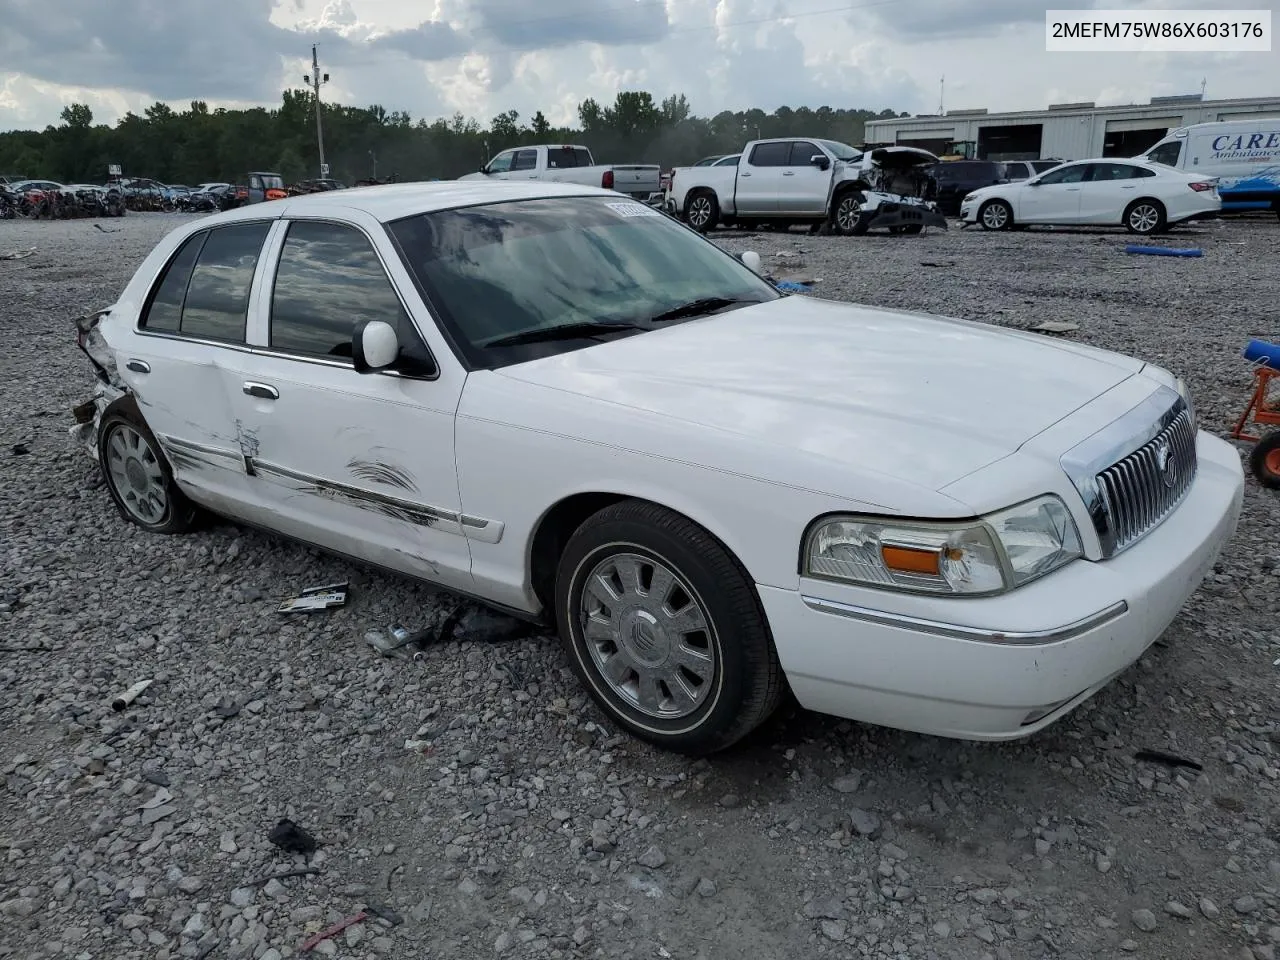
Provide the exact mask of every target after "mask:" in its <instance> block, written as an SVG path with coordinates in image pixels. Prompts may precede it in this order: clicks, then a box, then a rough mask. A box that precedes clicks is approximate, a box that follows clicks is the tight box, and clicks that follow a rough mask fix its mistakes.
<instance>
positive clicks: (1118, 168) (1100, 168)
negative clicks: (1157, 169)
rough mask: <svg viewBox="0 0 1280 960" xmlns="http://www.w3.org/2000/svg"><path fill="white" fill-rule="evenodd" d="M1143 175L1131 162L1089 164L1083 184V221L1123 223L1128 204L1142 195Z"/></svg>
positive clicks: (1081, 189) (1081, 191) (1081, 203)
mask: <svg viewBox="0 0 1280 960" xmlns="http://www.w3.org/2000/svg"><path fill="white" fill-rule="evenodd" d="M1144 172H1150V171H1144ZM1139 176H1140V173H1139V170H1138V168H1137V167H1135V166H1133V165H1132V164H1128V163H1091V164H1089V165H1088V169H1087V171H1086V172H1085V176H1084V181H1083V182H1082V183H1081V184H1080V218H1079V219H1080V222H1081V223H1106V224H1114V223H1120V221H1121V217H1122V215H1123V214H1124V208H1125V207H1127V206H1128V205H1129V204H1130V203H1131V202H1133V200H1135V199H1136V198H1137V196H1138V186H1139Z"/></svg>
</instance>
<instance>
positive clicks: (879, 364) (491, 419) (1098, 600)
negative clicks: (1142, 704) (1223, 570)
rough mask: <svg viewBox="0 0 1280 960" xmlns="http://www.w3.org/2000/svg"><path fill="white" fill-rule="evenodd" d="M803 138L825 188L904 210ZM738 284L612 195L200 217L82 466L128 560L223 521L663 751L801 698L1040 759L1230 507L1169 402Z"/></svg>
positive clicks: (972, 334)
mask: <svg viewBox="0 0 1280 960" xmlns="http://www.w3.org/2000/svg"><path fill="white" fill-rule="evenodd" d="M801 142H802V144H803V146H802V147H801V148H799V153H798V154H796V155H797V156H801V157H802V156H803V155H804V153H805V152H806V151H807V150H809V149H810V148H817V152H816V153H811V154H810V157H811V158H812V157H825V158H826V159H827V161H828V163H827V165H826V169H825V170H823V169H822V165H821V163H819V162H811V164H810V165H811V167H812V168H813V169H814V170H815V171H817V172H818V173H821V174H827V175H830V177H831V178H832V180H834V179H835V177H836V175H837V174H839V175H840V176H841V177H842V178H844V179H842V180H841V183H842V184H843V182H845V180H847V179H848V178H849V176H875V177H877V178H878V180H879V182H880V183H881V184H882V185H887V186H893V185H894V184H895V182H896V179H895V178H897V177H899V176H901V172H900V171H898V170H896V169H893V168H890V169H888V170H885V169H877V168H876V166H875V163H876V161H875V158H874V157H873V158H872V165H871V166H863V165H862V164H863V163H864V162H865V160H864V159H863V158H862V155H859V154H857V153H856V152H854V153H853V154H845V153H844V152H842V151H841V149H840V145H838V144H837V145H834V146H832V145H828V144H826V143H825V142H823V143H818V142H814V141H801ZM756 145H759V144H756ZM753 146H755V145H749V146H748V150H747V151H744V154H743V157H744V159H746V158H748V157H749V156H750V151H751V149H752V147H753ZM774 153H775V154H777V153H778V151H777V150H776V148H775V149H774ZM792 153H793V147H792V146H791V145H790V144H789V143H788V146H787V154H786V156H787V158H788V159H790V157H791V156H792ZM837 164H841V165H844V166H837ZM703 169H707V168H703ZM786 169H787V168H779V169H778V170H776V171H775V172H776V173H777V176H778V179H779V181H780V182H781V181H782V180H783V178H785V174H786ZM752 172H753V171H752ZM846 174H848V175H846ZM884 177H888V178H889V180H888V182H887V183H886V182H885V181H884V180H883V179H881V178H884ZM777 189H778V190H779V191H782V190H790V189H792V188H791V187H790V186H789V185H788V186H783V185H780V186H779V187H778V188H777ZM733 191H734V192H733V193H732V194H729V196H730V197H731V199H732V200H733V202H734V203H735V207H734V210H735V216H737V217H740V218H747V217H751V218H755V217H758V216H761V214H756V213H752V212H750V208H751V204H752V203H757V202H760V201H759V200H758V199H756V198H753V197H751V195H750V194H749V192H747V193H741V192H739V188H738V187H736V186H735V187H734V188H733ZM831 195H832V196H839V197H843V196H845V194H844V193H843V192H838V191H831ZM740 198H741V199H744V200H746V201H747V206H748V208H749V209H747V210H739V208H738V207H737V205H736V204H737V202H738V200H739V199H740ZM886 202H887V203H896V201H893V200H890V201H886ZM769 212H770V211H768V210H767V209H766V210H765V213H766V214H768V213H769ZM773 212H775V213H777V211H773ZM778 215H781V214H778ZM820 215H821V214H819V213H814V214H813V216H815V217H817V216H820ZM897 226H900V227H903V228H906V227H909V226H911V224H910V223H909V222H903V223H899V224H897ZM759 263H760V261H759V258H758V257H755V256H750V257H749V256H747V255H746V254H743V255H742V256H741V257H734V256H732V255H730V254H729V253H727V252H725V251H724V250H722V249H721V248H720V247H718V246H717V245H715V244H713V243H711V242H710V241H709V240H708V239H707V238H706V237H704V236H700V235H699V234H698V232H697V231H694V230H690V229H688V228H687V227H686V226H684V225H681V224H679V223H677V222H675V221H674V220H673V218H671V217H668V216H664V215H663V214H662V213H661V212H659V211H657V210H655V209H653V208H652V207H650V206H648V205H646V204H644V203H641V202H637V201H634V200H632V199H630V198H628V197H623V196H619V194H618V193H617V192H616V191H613V190H608V189H605V188H603V187H600V186H579V185H573V184H566V183H550V184H549V183H514V182H508V183H494V182H472V181H465V182H457V181H445V182H437V183H417V184H404V185H399V186H379V187H370V188H368V189H365V190H358V191H343V192H342V193H341V194H323V193H322V194H313V195H310V196H302V197H287V198H284V199H282V200H279V201H276V202H272V203H263V204H256V205H251V206H247V207H243V208H240V209H237V210H232V211H228V212H224V213H218V214H214V215H212V216H209V217H206V218H202V219H200V220H195V221H191V222H189V223H186V224H184V225H182V226H180V227H178V228H177V229H175V230H174V231H172V232H171V233H170V234H169V235H168V236H167V237H166V238H165V239H164V240H162V241H161V242H160V244H159V245H157V246H156V247H155V249H154V250H153V251H152V252H151V254H150V255H149V256H148V257H147V259H146V260H145V261H144V262H143V263H142V265H141V266H140V267H139V269H138V270H137V272H136V273H135V274H134V276H133V278H132V280H131V281H130V283H129V284H128V285H127V287H126V288H125V290H124V291H123V292H122V293H121V294H120V295H119V297H118V298H116V300H115V302H114V303H111V304H110V305H109V306H107V307H106V308H105V309H104V310H103V311H101V312H99V313H96V314H94V315H93V316H91V317H88V318H85V319H84V320H83V321H82V322H81V324H80V330H79V332H80V340H79V342H80V345H81V347H82V348H83V349H84V351H85V352H86V353H87V354H88V356H89V357H90V358H91V359H92V361H93V363H94V366H95V368H96V369H97V372H98V383H97V385H96V388H95V390H94V393H93V395H92V397H91V398H90V399H88V400H86V402H85V403H84V404H82V405H81V406H80V407H79V408H77V411H76V418H77V421H78V425H77V426H76V427H75V428H74V431H75V433H76V435H77V437H78V438H79V439H80V441H81V442H83V443H84V444H85V446H86V447H87V448H88V451H89V452H90V454H91V455H92V456H93V457H95V458H96V459H97V460H98V462H99V463H100V464H101V467H102V471H103V475H104V477H105V480H106V485H107V489H108V490H109V492H110V494H111V496H112V498H113V500H114V501H115V503H116V505H117V507H118V508H119V510H120V512H121V514H122V515H123V516H124V517H125V518H126V519H127V520H128V521H130V522H132V523H133V524H135V525H137V526H139V527H141V528H143V529H144V530H147V531H150V532H152V533H156V534H179V533H182V532H184V531H186V530H188V529H190V528H191V527H192V526H193V525H194V524H196V523H197V522H198V519H199V517H200V515H201V514H202V513H204V512H209V513H214V514H219V515H222V516H226V517H229V518H231V519H233V520H236V521H239V522H243V523H246V524H250V525H254V526H258V527H262V528H265V529H267V530H270V531H274V532H276V533H278V534H280V535H283V536H286V537H291V538H295V539H298V540H301V541H305V542H307V543H311V544H314V545H317V546H319V547H322V548H325V549H327V550H330V551H332V552H334V553H338V554H342V555H346V556H349V557H353V558H356V559H358V560H361V561H364V562H367V563H370V564H373V565H376V566H382V567H386V568H389V569H391V570H394V571H397V572H399V573H402V574H406V575H409V576H411V577H416V578H418V579H421V580H424V581H427V582H430V583H433V584H436V585H439V586H441V587H444V588H446V589H449V590H453V591H456V592H459V593H463V594H469V595H472V596H475V597H477V598H479V599H481V600H483V601H486V602H487V603H489V604H492V605H494V606H496V607H499V608H501V609H503V610H505V611H507V612H509V613H513V614H515V615H518V616H522V617H526V618H529V619H532V620H536V621H540V622H542V623H544V624H546V625H547V626H548V627H550V628H551V629H553V630H554V631H555V632H557V633H558V634H559V636H560V638H561V640H562V642H563V643H564V645H565V649H566V653H567V656H568V660H569V662H570V663H571V664H572V665H573V667H574V669H575V671H576V672H577V675H578V677H579V678H580V680H581V682H582V684H583V686H584V688H585V689H586V690H587V691H588V692H589V693H590V695H591V696H592V697H593V698H594V700H595V702H596V703H597V705H598V706H599V707H600V709H601V710H603V711H604V712H605V713H606V714H607V715H608V716H609V717H610V719H611V720H613V721H614V722H616V723H617V724H619V725H620V726H621V727H623V728H624V729H626V730H628V731H630V732H631V733H633V734H634V735H636V736H638V737H641V738H644V739H646V740H648V741H650V742H652V743H655V744H657V745H659V746H661V747H664V748H667V749H671V750H676V751H681V752H686V753H694V754H705V753H709V752H712V751H716V750H719V749H722V748H724V747H726V746H728V745H730V744H732V743H734V742H735V741H737V740H739V739H740V738H741V737H743V736H745V735H746V734H747V733H748V732H749V731H751V730H752V729H755V728H756V727H758V726H759V725H760V724H761V723H763V722H764V720H765V719H766V718H767V717H769V716H770V715H771V713H773V711H774V710H775V708H776V707H777V705H778V704H779V702H780V701H781V698H782V696H783V693H784V691H785V690H788V689H789V690H790V691H791V692H792V693H793V694H794V696H795V698H796V699H797V700H798V701H799V702H800V704H801V705H803V706H805V707H808V708H810V709H813V710H816V711H819V712H822V713H827V714H832V715H835V716H840V717H846V718H850V719H854V720H858V721H863V722H868V723H875V724H881V725H885V726H889V727H896V728H899V729H906V730H913V731H919V732H923V733H928V734H936V735H941V736H949V737H959V738H966V739H979V740H1007V739H1015V738H1021V737H1025V736H1028V735H1030V734H1033V733H1035V732H1036V731H1038V730H1041V729H1043V728H1045V727H1046V726H1048V725H1050V724H1052V723H1054V722H1055V721H1057V720H1058V719H1059V718H1061V717H1063V716H1064V715H1065V714H1067V713H1069V712H1071V711H1072V710H1073V709H1075V708H1076V707H1077V706H1079V705H1080V704H1082V703H1084V702H1085V701H1086V700H1088V699H1089V698H1090V697H1091V696H1093V694H1094V693H1096V692H1097V691H1098V690H1100V689H1101V688H1103V687H1104V686H1105V685H1106V684H1108V683H1109V682H1110V681H1111V680H1112V679H1113V678H1114V677H1116V676H1117V675H1118V674H1120V673H1121V672H1123V671H1124V670H1126V669H1127V668H1128V667H1129V666H1130V665H1131V664H1132V663H1133V662H1134V661H1135V660H1137V659H1138V658H1139V657H1140V656H1141V655H1142V654H1143V652H1144V651H1145V650H1146V649H1147V648H1148V647H1149V646H1150V645H1151V644H1152V643H1153V642H1154V641H1155V640H1156V639H1157V638H1158V637H1159V636H1160V635H1161V633H1163V631H1164V630H1165V628H1166V627H1167V626H1168V625H1169V624H1170V622H1171V621H1172V620H1173V619H1174V618H1175V617H1176V616H1177V614H1178V612H1179V610H1180V609H1181V607H1182V605H1183V604H1184V602H1185V601H1186V600H1187V598H1188V597H1189V596H1190V595H1191V593H1192V592H1193V591H1195V589H1196V588H1197V587H1198V585H1199V584H1200V582H1201V581H1202V579H1203V578H1204V576H1205V575H1206V572H1207V571H1208V570H1209V569H1210V568H1211V567H1212V565H1213V563H1214V561H1215V558H1216V557H1217V556H1218V554H1219V552H1220V550H1221V549H1222V546H1223V544H1224V543H1225V542H1226V540H1227V539H1228V538H1229V537H1230V536H1231V535H1232V532H1233V531H1234V529H1235V527H1236V523H1237V520H1238V517H1239V515H1240V510H1241V502H1242V497H1243V487H1244V477H1243V471H1242V468H1241V464H1240V459H1239V456H1238V454H1237V452H1236V451H1235V450H1234V448H1232V447H1231V446H1230V444H1228V443H1227V442H1225V441H1223V440H1221V439H1219V438H1217V437H1214V436H1212V435H1211V434H1209V433H1207V432H1204V431H1202V430H1200V429H1199V425H1198V423H1197V419H1196V410H1195V405H1194V403H1193V401H1192V398H1191V396H1190V395H1189V392H1188V390H1187V388H1186V386H1185V385H1184V384H1183V383H1182V382H1181V381H1180V380H1178V379H1177V378H1176V377H1175V376H1173V375H1172V374H1171V373H1169V372H1168V371H1167V370H1165V369H1163V368H1161V367H1159V366H1156V365H1154V364H1151V363H1148V362H1144V361H1143V360H1140V359H1134V358H1130V357H1126V356H1122V355H1118V354H1115V353H1109V352H1105V351H1102V350H1098V349H1094V348H1090V347H1086V346H1082V345H1078V344H1073V343H1066V342H1061V341H1053V340H1049V339H1046V338H1043V337H1039V336H1036V335H1034V334H1028V333H1022V332H1017V331H1014V330H1009V329H1000V328H996V327H992V326H988V325H985V324H980V323H969V322H963V321H959V320H951V319H945V318H939V317H933V316H927V315H921V314H912V313H906V312H900V311H888V310H883V309H873V308H868V307H860V306H857V305H852V304H847V303H837V302H831V301H824V300H821V299H817V298H813V297H808V296H789V295H786V294H785V293H782V292H780V291H779V290H778V289H777V287H776V286H775V285H774V284H773V283H771V282H769V281H768V280H767V279H766V278H765V277H763V276H761V275H760V273H759V272H757V270H756V269H755V268H756V267H758V266H759ZM1045 370H1053V372H1054V373H1053V376H1052V377H1046V376H1045V375H1044V371H1045ZM957 384H963V385H964V386H963V389H962V390H959V391H957V388H956V385H957ZM512 463H519V464H520V472H519V482H518V483H514V482H512V480H511V471H510V465H511V464H512Z"/></svg>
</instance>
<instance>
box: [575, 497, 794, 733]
mask: <svg viewBox="0 0 1280 960" xmlns="http://www.w3.org/2000/svg"><path fill="white" fill-rule="evenodd" d="M555 607H556V619H557V624H558V626H559V631H560V636H561V638H562V640H563V642H564V644H565V646H566V648H567V652H568V655H569V660H570V662H571V663H572V665H573V669H574V671H575V673H577V675H578V677H579V679H580V680H581V681H582V683H583V685H584V686H585V687H586V688H587V690H588V692H589V693H590V694H591V697H592V699H594V700H595V702H596V703H597V704H598V705H599V706H600V708H601V709H602V710H604V712H605V713H606V714H608V716H609V717H610V718H611V719H612V720H614V721H616V722H617V723H618V724H619V725H621V726H622V727H624V728H625V729H627V730H629V731H630V732H631V733H632V734H634V735H635V736H637V737H639V738H641V739H643V740H646V741H648V742H649V743H652V744H654V745H655V746H658V747H661V748H663V749H666V750H672V751H675V752H678V753H684V754H689V755H695V756H699V755H705V754H709V753H714V752H716V751H718V750H723V749H724V748H726V747H728V746H731V745H732V744H733V743H735V742H737V741H738V740H740V739H741V738H742V737H744V736H746V735H747V734H748V733H749V732H751V731H752V730H753V729H755V728H756V727H758V726H759V725H760V724H761V723H763V722H764V721H765V720H766V719H767V718H768V717H769V716H770V714H772V713H773V711H774V709H775V708H776V707H777V705H778V702H779V700H780V698H781V695H782V690H783V678H782V668H781V665H780V664H779V662H778V656H777V653H776V651H775V650H774V647H773V640H772V638H771V636H770V633H769V626H768V623H767V622H766V620H765V616H764V611H763V609H762V608H761V606H760V601H759V599H758V597H757V596H756V593H755V589H754V587H753V585H752V583H751V580H750V578H749V577H748V576H747V574H746V572H745V571H744V570H743V568H742V567H741V565H740V564H739V563H738V562H737V561H736V560H735V559H734V558H733V556H732V555H731V554H730V553H729V552H728V550H726V549H725V547H724V546H723V545H722V544H721V543H720V542H719V541H718V540H716V539H715V538H714V537H713V536H712V535H711V534H710V533H708V532H707V531H706V530H704V529H703V528H701V527H699V526H698V525H696V524H694V523H693V522H692V521H690V520H688V519H686V518H685V517H683V516H681V515H679V514H676V513H673V512H672V511H670V510H667V509H665V508H664V507H660V506H658V505H656V504H651V503H645V502H641V501H623V502H621V503H618V504H615V505H613V506H610V507H606V508H605V509H603V510H601V511H600V512H598V513H596V514H595V515H594V516H592V517H591V518H590V519H588V520H587V521H586V522H585V523H583V525H582V526H581V527H580V528H579V529H578V530H577V532H576V533H574V535H573V537H572V538H571V539H570V540H569V543H568V545H567V546H566V548H565V551H564V554H563V556H562V557H561V559H560V564H559V568H558V571H557V576H556V594H555Z"/></svg>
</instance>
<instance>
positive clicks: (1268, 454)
mask: <svg viewBox="0 0 1280 960" xmlns="http://www.w3.org/2000/svg"><path fill="white" fill-rule="evenodd" d="M1249 469H1250V470H1252V471H1253V475H1254V476H1255V477H1256V478H1257V480H1258V482H1259V483H1260V484H1262V485H1263V486H1264V487H1268V488H1270V489H1272V490H1280V430H1273V431H1272V432H1271V433H1269V434H1267V435H1266V436H1265V437H1263V438H1262V439H1261V440H1259V441H1258V442H1257V443H1256V444H1254V446H1253V452H1252V453H1250V454H1249Z"/></svg>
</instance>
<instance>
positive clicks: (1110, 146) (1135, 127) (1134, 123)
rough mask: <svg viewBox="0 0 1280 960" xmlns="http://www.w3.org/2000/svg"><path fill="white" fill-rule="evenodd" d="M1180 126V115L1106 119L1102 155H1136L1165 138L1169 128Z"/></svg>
mask: <svg viewBox="0 0 1280 960" xmlns="http://www.w3.org/2000/svg"><path fill="white" fill-rule="evenodd" d="M1180 126H1182V117H1180V116H1169V117H1143V118H1142V119H1141V120H1108V121H1107V132H1106V135H1105V137H1104V139H1103V141H1102V155H1103V156H1104V157H1136V156H1137V155H1138V154H1140V153H1145V152H1146V151H1147V150H1148V149H1149V148H1151V147H1154V146H1155V145H1156V144H1157V143H1159V142H1160V141H1161V140H1163V139H1164V138H1165V135H1166V134H1167V133H1168V132H1169V130H1170V129H1172V128H1174V127H1180Z"/></svg>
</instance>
